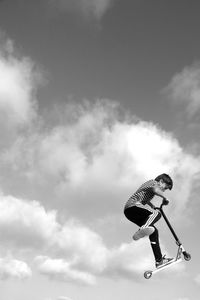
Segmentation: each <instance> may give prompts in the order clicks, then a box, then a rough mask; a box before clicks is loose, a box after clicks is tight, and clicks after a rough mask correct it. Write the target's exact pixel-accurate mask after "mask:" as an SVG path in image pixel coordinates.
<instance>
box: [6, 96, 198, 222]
mask: <svg viewBox="0 0 200 300" xmlns="http://www.w3.org/2000/svg"><path fill="white" fill-rule="evenodd" d="M63 120H65V121H63V122H62V124H58V125H57V126H55V127H53V128H52V129H50V130H48V131H43V128H40V132H37V131H36V132H33V133H32V135H29V137H27V136H26V137H25V138H24V137H21V138H20V139H18V140H17V141H16V143H15V144H14V145H13V146H12V147H11V148H10V149H7V151H6V152H4V154H3V155H2V156H1V159H2V161H3V162H4V165H5V164H6V166H7V167H10V168H12V170H13V167H14V170H15V171H16V176H17V179H18V180H19V175H20V177H21V178H23V182H22V185H24V180H26V181H27V182H31V184H32V185H33V184H35V186H36V188H37V189H40V188H41V186H43V190H45V192H46V197H47V198H48V201H49V202H52V203H53V205H54V207H56V208H57V209H63V210H67V211H68V213H69V212H71V213H73V214H75V216H76V217H78V218H81V217H83V216H87V217H88V214H90V217H93V218H96V217H101V216H103V215H105V214H110V210H111V211H112V213H116V211H119V209H122V207H121V206H120V208H119V205H123V203H122V201H124V202H125V200H126V199H127V197H129V195H130V193H132V192H133V191H134V190H135V189H136V188H137V187H138V185H139V184H141V183H142V182H143V181H144V180H148V179H150V178H154V177H155V176H157V175H158V174H160V173H163V172H166V173H169V174H170V175H171V176H172V177H173V179H174V181H175V184H174V189H173V191H172V192H171V198H172V200H173V199H176V201H174V202H173V204H172V205H173V212H174V213H177V212H179V213H177V214H178V215H181V214H180V211H181V210H184V208H185V207H186V206H187V203H188V200H189V196H190V193H191V191H192V188H193V187H194V184H195V180H196V179H198V176H199V171H200V163H199V157H198V156H197V157H196V156H194V155H192V154H190V153H187V152H185V151H184V149H183V148H182V147H181V146H180V144H179V142H178V140H176V139H175V138H174V137H173V136H172V135H171V134H170V133H168V132H165V131H164V130H162V129H161V128H159V127H158V126H156V125H155V124H153V123H150V122H143V121H138V122H135V121H134V120H131V119H127V118H124V117H122V116H121V115H120V113H119V111H118V108H117V107H116V106H115V105H114V104H113V102H110V101H108V100H104V101H103V100H99V101H97V102H96V103H95V104H94V105H92V104H91V103H88V102H86V104H82V105H67V106H66V108H65V109H63ZM185 173H187V177H186V176H185V175H184V174H185ZM12 176H13V173H12ZM46 197H45V198H46ZM58 198H59V200H60V201H59V202H58V201H57V200H56V201H55V200H54V199H58ZM123 199H124V200H123ZM177 199H180V200H177ZM94 200H95V201H94ZM41 201H43V200H42V198H41ZM78 207H81V210H80V209H77V208H78ZM88 208H89V209H88Z"/></svg>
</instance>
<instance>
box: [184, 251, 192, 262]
mask: <svg viewBox="0 0 200 300" xmlns="http://www.w3.org/2000/svg"><path fill="white" fill-rule="evenodd" d="M183 256H184V259H185V260H186V261H189V260H190V259H191V255H190V254H189V253H188V252H186V251H184V252H183Z"/></svg>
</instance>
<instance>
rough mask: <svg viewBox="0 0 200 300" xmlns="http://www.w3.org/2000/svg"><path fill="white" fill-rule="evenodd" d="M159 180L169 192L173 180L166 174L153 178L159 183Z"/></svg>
mask: <svg viewBox="0 0 200 300" xmlns="http://www.w3.org/2000/svg"><path fill="white" fill-rule="evenodd" d="M161 179H162V180H163V181H164V182H165V183H166V184H167V185H168V186H169V189H170V190H171V189H172V188H173V180H172V179H171V177H170V176H169V175H168V174H165V173H163V174H160V175H158V176H157V177H156V178H155V180H156V181H160V180H161Z"/></svg>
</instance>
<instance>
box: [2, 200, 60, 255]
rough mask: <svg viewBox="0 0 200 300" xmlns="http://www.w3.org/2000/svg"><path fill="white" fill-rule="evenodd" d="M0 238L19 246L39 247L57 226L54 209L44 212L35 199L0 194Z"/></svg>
mask: <svg viewBox="0 0 200 300" xmlns="http://www.w3.org/2000/svg"><path fill="white" fill-rule="evenodd" d="M0 210H1V214H0V239H1V246H2V244H4V243H5V244H12V245H14V246H18V247H19V248H22V249H23V248H24V247H30V248H35V247H36V248H39V249H41V247H42V246H43V245H46V243H48V240H49V239H50V237H51V236H52V234H53V233H54V232H55V231H56V230H57V227H58V226H59V225H58V224H57V222H56V213H55V211H50V212H46V211H45V209H44V208H43V207H42V206H41V205H40V204H39V203H38V202H36V201H31V202H28V201H25V200H21V199H17V198H15V197H12V196H4V195H3V194H1V195H0Z"/></svg>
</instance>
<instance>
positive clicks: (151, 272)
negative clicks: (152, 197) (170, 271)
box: [144, 202, 191, 279]
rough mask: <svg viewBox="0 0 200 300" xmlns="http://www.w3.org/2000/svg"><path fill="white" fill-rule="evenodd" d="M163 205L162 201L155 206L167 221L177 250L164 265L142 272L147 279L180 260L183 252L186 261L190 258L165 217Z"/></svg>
mask: <svg viewBox="0 0 200 300" xmlns="http://www.w3.org/2000/svg"><path fill="white" fill-rule="evenodd" d="M163 205H165V204H164V202H162V204H161V206H160V207H157V208H156V209H158V210H159V211H160V212H161V215H162V216H163V218H164V220H165V222H166V223H167V226H168V227H169V229H170V231H171V233H172V235H173V236H174V239H175V242H176V244H177V246H178V251H177V255H176V257H175V258H174V259H173V260H171V261H169V262H168V263H166V264H164V265H162V266H160V267H158V268H156V269H154V270H152V271H146V272H144V277H145V278H146V279H149V278H151V276H152V275H153V274H155V273H157V272H159V271H161V270H163V269H165V268H167V267H169V266H171V265H173V264H175V263H178V262H180V261H181V260H182V259H181V254H183V257H184V259H185V260H186V261H189V260H190V259H191V255H190V254H189V253H188V252H186V251H185V249H184V247H183V245H182V244H181V242H180V240H179V238H178V237H177V235H176V233H175V231H174V229H173V228H172V226H171V224H170V222H169V220H168V219H167V217H166V215H165V213H164V211H163Z"/></svg>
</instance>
